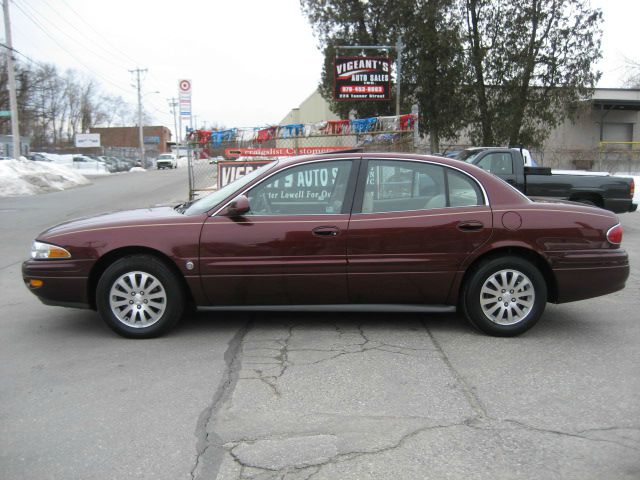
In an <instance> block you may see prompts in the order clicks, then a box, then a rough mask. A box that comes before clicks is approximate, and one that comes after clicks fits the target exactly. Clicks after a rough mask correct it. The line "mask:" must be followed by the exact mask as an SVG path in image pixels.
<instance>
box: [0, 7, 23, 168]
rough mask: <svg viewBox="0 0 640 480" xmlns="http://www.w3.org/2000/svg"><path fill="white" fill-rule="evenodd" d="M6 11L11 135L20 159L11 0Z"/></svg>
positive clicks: (16, 153)
mask: <svg viewBox="0 0 640 480" xmlns="http://www.w3.org/2000/svg"><path fill="white" fill-rule="evenodd" d="M2 11H3V13H4V31H5V36H6V42H7V46H6V52H7V81H8V84H9V107H10V109H11V135H12V136H13V158H15V159H16V160H18V159H19V158H20V155H21V154H22V148H21V145H20V124H19V123H18V97H17V95H16V75H15V71H14V70H13V41H12V40H11V21H10V20H9V0H4V1H3V2H2Z"/></svg>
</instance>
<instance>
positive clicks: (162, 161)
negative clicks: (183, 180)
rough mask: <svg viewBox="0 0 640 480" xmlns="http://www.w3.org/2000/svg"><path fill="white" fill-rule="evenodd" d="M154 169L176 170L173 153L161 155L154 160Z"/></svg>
mask: <svg viewBox="0 0 640 480" xmlns="http://www.w3.org/2000/svg"><path fill="white" fill-rule="evenodd" d="M156 168H157V169H158V170H160V169H161V168H162V169H164V168H178V159H177V158H176V156H175V155H174V154H173V153H163V154H161V155H160V156H159V157H158V158H157V160H156Z"/></svg>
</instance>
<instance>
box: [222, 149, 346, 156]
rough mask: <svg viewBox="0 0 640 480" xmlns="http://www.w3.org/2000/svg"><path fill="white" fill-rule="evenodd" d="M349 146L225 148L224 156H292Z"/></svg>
mask: <svg viewBox="0 0 640 480" xmlns="http://www.w3.org/2000/svg"><path fill="white" fill-rule="evenodd" d="M348 148H349V147H299V148H293V147H291V148H287V147H282V148H280V147H274V148H227V149H226V150H225V151H224V156H225V157H227V158H238V157H294V156H296V155H315V154H318V153H329V152H337V151H340V150H345V149H348Z"/></svg>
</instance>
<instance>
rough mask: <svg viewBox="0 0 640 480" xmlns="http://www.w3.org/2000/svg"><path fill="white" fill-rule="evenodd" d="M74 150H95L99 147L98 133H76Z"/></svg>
mask: <svg viewBox="0 0 640 480" xmlns="http://www.w3.org/2000/svg"><path fill="white" fill-rule="evenodd" d="M75 140H76V141H75V144H76V148H96V147H99V146H100V134H99V133H76V138H75Z"/></svg>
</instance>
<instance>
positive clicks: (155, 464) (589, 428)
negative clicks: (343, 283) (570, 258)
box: [0, 169, 640, 480]
mask: <svg viewBox="0 0 640 480" xmlns="http://www.w3.org/2000/svg"><path fill="white" fill-rule="evenodd" d="M128 178H129V177H125V176H122V177H121V179H111V178H107V179H97V180H96V181H95V183H94V185H92V186H89V187H83V188H78V189H75V190H70V191H67V192H60V193H56V194H47V195H43V196H40V198H35V197H30V198H25V199H22V200H17V199H0V212H2V215H3V219H4V222H3V225H2V227H1V230H0V232H1V238H2V244H3V252H4V253H5V257H4V260H3V262H2V264H0V291H2V292H3V294H2V298H1V300H0V307H1V308H0V312H1V313H0V322H1V326H2V332H3V333H2V336H1V337H0V375H1V382H0V428H1V431H2V434H1V435H0V478H2V479H24V478H29V479H45V478H56V479H57V478H64V479H75V478H78V479H88V478H92V479H111V478H113V479H122V478H153V479H192V478H195V479H216V478H217V479H244V478H252V479H287V480H294V479H295V480H297V479H300V480H302V479H311V478H312V479H314V480H318V479H338V478H339V479H341V480H342V479H364V478H372V479H391V478H393V479H405V478H406V479H415V478H433V479H443V478H451V479H460V478H465V479H511V478H519V479H520V478H531V479H534V478H535V479H539V478H545V479H553V478H562V479H567V478H569V479H573V478H575V479H638V478H640V369H639V365H640V347H639V345H640V315H638V308H639V307H640V300H639V296H638V294H639V293H640V267H639V265H640V214H639V213H631V214H624V215H621V216H620V219H621V222H622V224H623V226H624V228H625V236H624V240H623V246H624V248H626V249H627V250H628V251H629V253H630V256H631V262H632V273H631V277H630V279H629V281H628V283H627V288H626V289H625V290H623V291H621V292H618V293H615V294H612V295H608V296H605V297H601V298H596V299H592V300H588V301H582V302H576V303H572V304H564V305H549V306H548V307H547V310H546V312H545V314H544V316H543V318H542V320H541V321H540V322H539V323H538V325H536V326H535V327H534V328H533V329H532V330H531V331H529V332H527V333H526V334H525V335H523V336H521V337H517V338H492V337H487V336H484V335H481V334H479V333H477V332H475V331H474V330H472V329H471V328H470V327H469V326H468V325H467V323H466V322H465V321H464V320H463V319H462V318H461V317H458V316H455V315H424V314H400V313H393V314H391V313H378V314H370V313H368V314H364V313H358V314H355V313H350V314H339V313H306V312H300V313H215V314H213V313H202V312H201V313H196V314H192V315H190V316H189V317H188V318H186V320H185V321H184V322H183V323H182V324H181V325H180V326H179V327H178V328H177V329H176V330H175V331H174V332H172V333H171V334H169V335H168V336H166V337H163V338H160V339H154V340H144V341H135V340H126V339H122V338H120V337H117V336H115V335H114V334H113V333H112V332H111V331H110V330H109V329H108V328H107V327H106V326H104V325H103V324H102V323H101V322H100V321H99V319H98V318H97V316H96V315H95V313H93V312H89V311H81V310H69V309H63V308H53V307H46V306H44V305H41V304H40V303H39V302H38V301H37V300H36V299H35V297H33V296H32V295H31V294H30V293H29V292H28V291H27V290H26V289H25V288H24V286H23V285H22V284H21V279H20V261H21V260H22V259H23V258H24V256H25V255H26V252H27V251H28V248H29V245H30V242H31V239H32V237H33V236H34V235H35V234H37V232H38V231H40V230H41V229H42V228H44V227H45V226H46V225H49V224H51V223H57V222H59V221H62V220H63V219H64V218H68V217H70V216H80V215H84V214H93V213H96V212H97V211H106V210H110V209H112V208H107V207H115V208H125V207H127V206H143V205H148V204H153V203H159V202H162V201H169V200H175V201H178V200H180V199H182V198H184V195H183V193H184V181H185V178H186V172H184V171H182V170H181V169H178V170H176V171H171V170H169V171H160V172H147V173H144V174H141V176H140V177H138V178H137V179H136V180H135V183H132V184H131V185H129V184H128V183H127V182H133V180H130V179H128ZM134 186H135V187H134ZM133 188H135V189H136V190H135V192H136V195H135V196H132V195H131V194H130V192H131V191H132V189H133ZM114 190H117V191H121V192H122V196H121V197H114ZM114 198H116V199H114Z"/></svg>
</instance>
